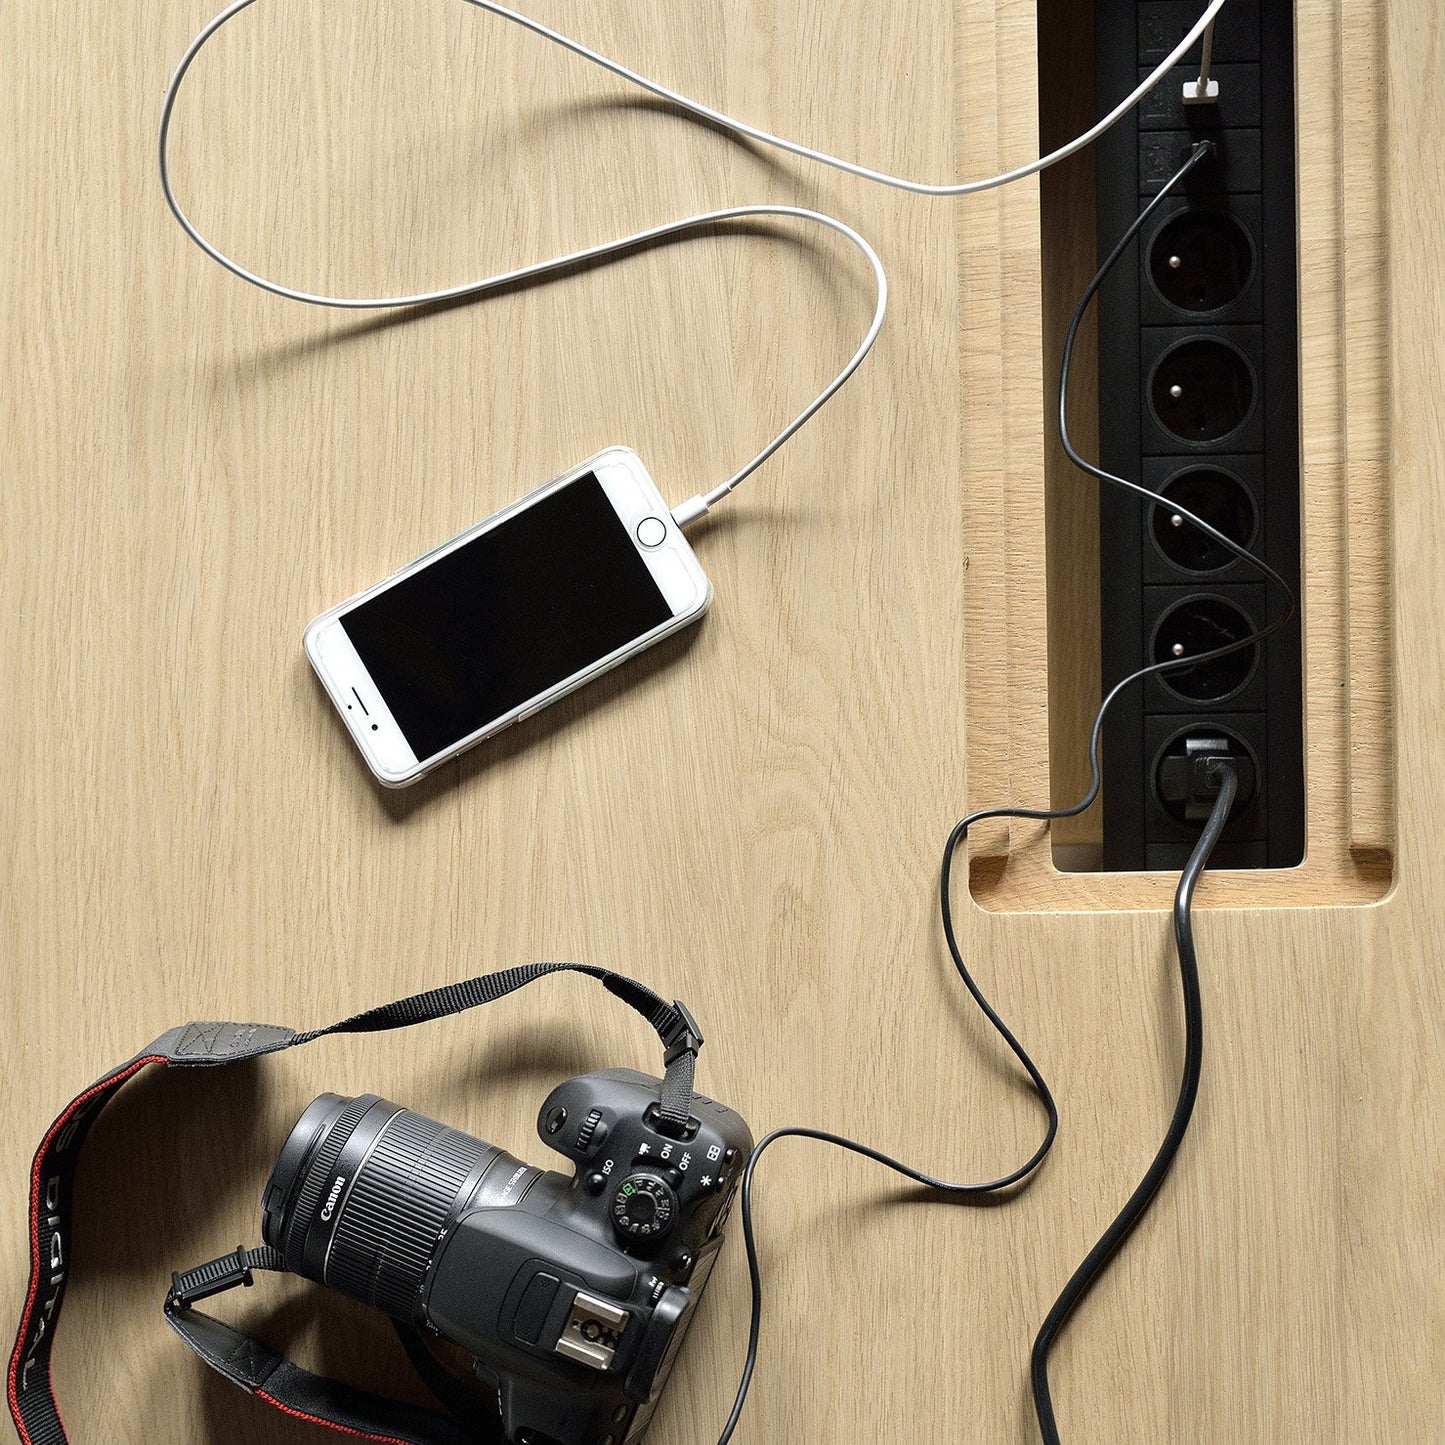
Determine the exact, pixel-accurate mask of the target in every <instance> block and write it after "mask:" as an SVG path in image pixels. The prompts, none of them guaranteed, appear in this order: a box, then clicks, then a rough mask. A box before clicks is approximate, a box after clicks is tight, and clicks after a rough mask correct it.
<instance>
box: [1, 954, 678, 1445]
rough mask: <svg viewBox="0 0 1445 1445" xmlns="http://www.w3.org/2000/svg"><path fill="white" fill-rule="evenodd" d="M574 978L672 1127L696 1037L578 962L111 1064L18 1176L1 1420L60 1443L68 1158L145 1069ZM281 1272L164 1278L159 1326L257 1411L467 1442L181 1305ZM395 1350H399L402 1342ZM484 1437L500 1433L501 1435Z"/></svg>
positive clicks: (399, 1019) (28, 1435) (437, 1011)
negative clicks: (646, 1047)
mask: <svg viewBox="0 0 1445 1445" xmlns="http://www.w3.org/2000/svg"><path fill="white" fill-rule="evenodd" d="M563 972H571V973H581V974H586V975H587V976H588V977H589V978H595V979H597V980H598V981H599V982H600V983H601V984H602V986H603V987H604V988H605V989H606V990H607V991H608V992H609V993H611V994H613V995H615V996H616V997H617V998H619V999H621V1000H622V1001H623V1002H624V1003H626V1004H628V1005H630V1006H631V1007H632V1008H634V1009H636V1010H637V1012H638V1013H640V1014H641V1015H642V1016H643V1018H645V1019H646V1020H647V1022H648V1023H649V1024H650V1025H651V1026H652V1027H653V1029H655V1030H656V1032H657V1035H658V1037H659V1038H660V1039H661V1040H662V1043H663V1048H664V1051H665V1053H664V1059H665V1066H666V1073H665V1076H664V1078H663V1080H662V1085H661V1088H660V1089H659V1091H658V1123H659V1125H660V1126H662V1127H663V1128H664V1129H666V1128H669V1127H671V1128H676V1129H681V1128H683V1127H684V1126H685V1125H686V1123H687V1119H688V1115H689V1112H690V1110H691V1105H692V1097H693V1090H692V1083H693V1070H694V1066H695V1064H696V1061H697V1052H698V1050H699V1049H700V1048H701V1047H702V1035H701V1033H700V1032H699V1030H698V1027H697V1024H696V1023H695V1022H694V1020H693V1017H692V1015H691V1014H690V1013H689V1012H688V1010H687V1007H686V1006H685V1005H684V1004H682V1003H680V1002H674V1003H668V1002H666V1000H664V999H663V998H662V997H661V996H660V995H658V994H655V993H653V991H652V990H651V989H649V988H647V987H645V986H644V985H643V984H640V983H636V982H634V981H633V980H632V979H630V978H625V977H623V976H622V975H621V974H616V973H610V972H608V971H607V970H606V969H602V968H596V967H593V966H592V965H589V964H582V963H534V964H527V965H524V966H522V967H520V968H509V969H504V970H502V971H501V972H499V973H490V974H483V975H481V976H480V977H478V978H472V979H467V980H466V981H464V982H461V983H452V984H447V985H446V986H445V987H443V988H437V989H431V990H428V991H427V992H426V993H419V994H414V995H412V996H411V997H410V998H404V999H399V1000H398V1001H397V1002H395V1003H389V1004H383V1005H381V1006H380V1007H379V1008H373V1009H368V1010H366V1011H365V1012H364V1013H359V1014H355V1015H353V1016H352V1017H351V1018H348V1019H343V1020H342V1021H341V1022H340V1023H335V1024H330V1025H329V1026H327V1027H326V1028H320V1029H311V1030H309V1031H307V1032H305V1033H298V1032H297V1031H295V1030H293V1029H288V1028H283V1027H280V1026H277V1025H272V1024H238V1023H215V1022H210V1023H189V1024H182V1025H180V1026H179V1027H177V1028H172V1029H167V1030H166V1032H165V1033H163V1034H162V1035H161V1036H160V1037H159V1038H158V1039H156V1040H155V1042H154V1043H152V1044H150V1045H148V1046H147V1047H146V1048H144V1049H142V1050H141V1051H140V1052H139V1053H138V1054H136V1055H135V1057H134V1058H132V1059H130V1060H129V1061H128V1062H126V1063H124V1064H121V1065H120V1066H119V1067H118V1068H115V1069H112V1070H111V1071H110V1072H109V1073H107V1074H106V1075H104V1076H103V1077H102V1078H100V1079H98V1080H97V1081H96V1082H95V1083H94V1084H92V1085H91V1086H90V1087H89V1088H88V1089H86V1090H85V1091H84V1092H83V1093H81V1094H79V1095H77V1096H76V1097H75V1098H74V1099H72V1100H71V1102H70V1103H69V1104H68V1105H67V1106H66V1107H65V1109H64V1110H62V1111H61V1113H60V1115H59V1117H58V1118H57V1119H56V1120H55V1122H54V1123H53V1124H51V1126H50V1128H49V1129H48V1130H46V1133H45V1137H44V1138H43V1139H42V1140H41V1143H40V1147H39V1148H38V1149H37V1150H36V1152H35V1162H34V1164H33V1166H32V1168H31V1175H30V1281H29V1288H28V1290H27V1292H26V1296H25V1306H24V1309H23V1310H22V1312H21V1315H20V1325H19V1329H18V1330H17V1332H16V1337H15V1348H14V1351H13V1352H12V1354H11V1356H10V1371H9V1377H8V1396H9V1403H10V1414H11V1417H12V1418H13V1419H14V1421H15V1427H16V1429H17V1430H18V1431H19V1432H20V1439H21V1441H22V1442H23V1445H66V1442H68V1440H69V1436H67V1434H66V1432H65V1425H64V1422H63V1421H62V1419H61V1416H60V1409H59V1406H58V1405H57V1403H56V1399H55V1389H54V1385H53V1383H52V1379H51V1367H50V1359H51V1351H52V1349H53V1347H54V1342H55V1332H56V1327H57V1325H58V1324H59V1321H60V1308H61V1305H62V1303H63V1301H64V1298H65V1290H66V1286H67V1284H68V1282H69V1277H70V1267H71V1227H72V1219H71V1213H72V1207H73V1185H74V1180H75V1169H76V1163H77V1161H78V1160H79V1157H80V1151H81V1148H82V1147H83V1145H84V1143H85V1140H86V1137H87V1135H88V1134H89V1132H90V1128H91V1126H92V1125H93V1124H94V1123H95V1120H96V1118H97V1116H98V1115H99V1114H100V1111H101V1110H102V1109H103V1108H104V1107H105V1106H106V1105H107V1104H108V1103H109V1102H110V1101H111V1099H112V1098H114V1097H115V1095H116V1094H117V1093H118V1092H119V1090H120V1089H121V1087H122V1086H123V1085H124V1084H126V1083H127V1082H128V1081H129V1080H130V1079H132V1078H134V1077H135V1075H136V1074H138V1073H140V1071H141V1070H142V1069H144V1068H146V1067H147V1066H149V1065H151V1064H160V1065H163V1066H166V1067H170V1068H181V1069H191V1068H221V1067H224V1066H225V1065H227V1064H235V1063H239V1062H241V1061H242V1060H245V1059H254V1058H258V1057H260V1056H261V1055H262V1054H274V1053H279V1052H281V1051H282V1050H283V1049H289V1048H294V1047H295V1046H296V1045H298V1044H309V1043H311V1042H312V1041H313V1040H315V1039H320V1038H325V1037H327V1036H328V1035H330V1034H359V1033H378V1032H382V1031H384V1030H388V1029H401V1028H409V1027H411V1026H412V1025H413V1024H421V1023H428V1022H430V1021H431V1020H432V1019H440V1018H446V1017H447V1016H448V1015H450V1014H457V1013H462V1012H464V1011H465V1010H467V1009H471V1008H476V1007H477V1006H478V1005H480V1004H486V1003H492V1002H494V1001H495V1000H497V999H499V998H502V997H504V996H505V995H507V994H509V993H511V992H513V991H514V990H515V989H518V988H521V987H523V986H524V985H525V984H529V983H532V982H533V981H535V980H536V979H539V978H543V977H545V976H546V975H548V974H552V973H563ZM281 1268H284V1266H283V1264H282V1261H281V1257H280V1255H279V1254H278V1253H277V1252H276V1251H274V1250H270V1249H264V1248H263V1249H256V1250H249V1251H248V1250H244V1249H242V1250H237V1251H236V1253H235V1254H234V1255H228V1256H226V1258H225V1259H222V1260H218V1261H215V1262H213V1263H212V1264H209V1265H202V1266H201V1267H200V1268H199V1269H197V1270H191V1271H189V1272H188V1273H187V1274H184V1275H177V1276H175V1278H174V1280H173V1283H172V1290H171V1295H170V1297H169V1298H168V1299H167V1302H166V1316H167V1319H168V1320H169V1321H170V1323H171V1326H172V1327H173V1328H174V1329H175V1330H176V1332H177V1333H178V1334H179V1335H180V1336H181V1338H182V1339H184V1340H185V1341H186V1343H187V1344H188V1345H190V1346H191V1348H192V1349H194V1350H195V1351H196V1353H197V1354H199V1355H200V1356H201V1358H202V1359H204V1360H205V1361H206V1363H207V1364H209V1365H211V1366H212V1368H214V1369H216V1370H218V1371H220V1373H222V1374H223V1375H225V1376H226V1377H227V1378H228V1379H230V1380H231V1381H233V1382H234V1383H235V1384H237V1385H239V1386H241V1388H242V1389H244V1390H247V1391H248V1392H249V1393H251V1394H253V1395H256V1396H257V1397H259V1398H260V1399H262V1400H265V1401H266V1403H267V1404H269V1405H271V1406H273V1407H274V1408H276V1409H278V1410H280V1411H281V1412H282V1413H283V1414H287V1415H291V1416H293V1417H295V1418H298V1419H302V1420H309V1421H311V1422H312V1423H314V1424H317V1425H325V1426H328V1427H329V1428H331V1429H333V1430H337V1431H340V1432H341V1433H342V1434H345V1435H350V1436H352V1437H354V1438H359V1439H363V1440H373V1441H380V1442H382V1445H476V1441H477V1439H478V1435H477V1434H476V1432H475V1431H474V1430H469V1429H465V1428H463V1427H462V1426H461V1425H460V1424H458V1423H456V1422H454V1421H452V1420H449V1419H447V1418H445V1417H443V1416H441V1415H437V1414H434V1413H432V1412H430V1411H426V1410H422V1409H420V1408H418V1407H415V1406H408V1405H403V1404H400V1403H398V1402H396V1401H393V1400H388V1399H385V1398H384V1397H382V1396H380V1395H373V1394H371V1393H370V1392H368V1391H364V1390H358V1389H354V1388H353V1387H351V1386H349V1385H344V1384H342V1383H340V1382H339V1381H336V1380H329V1379H325V1378H323V1377H321V1376H318V1375H313V1374H311V1373H309V1372H308V1371H306V1370H302V1369H301V1368H300V1367H299V1366H297V1365H294V1364H292V1363H291V1362H290V1361H289V1360H286V1359H284V1358H283V1357H282V1356H281V1355H280V1354H278V1353H277V1352H276V1351H275V1350H272V1349H270V1348H269V1347H268V1346H266V1345H263V1344H261V1343H260V1342H259V1341H256V1340H254V1339H252V1338H250V1337H249V1336H247V1335H244V1334H242V1333H241V1332H240V1331H238V1330H236V1329H233V1328H232V1327H231V1326H230V1325H226V1324H223V1323H221V1322H220V1321H219V1320H213V1319H211V1318H210V1317H209V1316H207V1315H202V1314H198V1313H196V1311H194V1310H193V1309H191V1307H190V1306H191V1303H192V1302H193V1301H195V1300H197V1299H201V1298H204V1297H206V1296H207V1295H210V1294H216V1293H219V1292H220V1291H222V1290H225V1289H230V1288H232V1287H234V1286H237V1285H249V1284H250V1283H251V1282H252V1281H251V1271H252V1270H255V1269H263V1270H266V1269H272V1270H274V1269H281ZM403 1342H404V1343H406V1344H407V1345H408V1352H409V1353H411V1351H412V1348H413V1345H414V1344H415V1343H416V1342H414V1341H408V1340H407V1338H406V1335H405V1332H404V1331H403ZM496 1438H500V1432H499V1431H498V1434H497V1436H496Z"/></svg>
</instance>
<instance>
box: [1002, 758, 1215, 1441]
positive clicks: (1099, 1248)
mask: <svg viewBox="0 0 1445 1445" xmlns="http://www.w3.org/2000/svg"><path fill="white" fill-rule="evenodd" d="M1238 786H1239V779H1238V776H1237V774H1236V773H1235V771H1234V768H1233V766H1232V765H1231V764H1230V763H1228V762H1227V761H1226V760H1224V759H1221V760H1220V762H1219V764H1218V787H1219V792H1218V794H1217V795H1216V796H1215V799H1214V806H1213V807H1212V808H1211V810H1210V813H1209V821H1208V822H1207V823H1206V824H1205V825H1204V831H1203V832H1202V833H1201V834H1200V835H1199V841H1198V842H1197V843H1196V844H1195V845H1194V851H1193V852H1192V853H1191V854H1190V855H1189V862H1188V863H1186V864H1185V865H1184V872H1183V873H1182V874H1181V875H1180V878H1179V887H1178V889H1177V890H1176V891H1175V894H1174V941H1175V944H1176V945H1177V947H1178V951H1179V981H1180V984H1181V987H1182V989H1183V994H1184V1072H1183V1076H1182V1077H1181V1079H1180V1081H1179V1097H1178V1100H1177V1101H1176V1103H1175V1105H1174V1117H1173V1118H1172V1119H1171V1120H1170V1121H1169V1129H1168V1131H1167V1132H1166V1133H1165V1135H1164V1139H1163V1142H1162V1143H1161V1144H1160V1145H1159V1152H1158V1153H1157V1154H1155V1156H1154V1162H1153V1163H1152V1164H1150V1166H1149V1168H1148V1171H1147V1172H1146V1173H1145V1175H1144V1177H1143V1179H1141V1180H1140V1181H1139V1184H1138V1186H1137V1187H1136V1188H1135V1190H1134V1192H1133V1193H1132V1194H1131V1195H1130V1196H1129V1199H1128V1202H1127V1203H1126V1204H1125V1205H1124V1207H1123V1208H1122V1209H1121V1210H1120V1211H1119V1213H1118V1214H1117V1215H1115V1216H1114V1220H1113V1222H1112V1223H1111V1224H1110V1225H1109V1227H1108V1228H1107V1229H1106V1230H1105V1231H1104V1232H1103V1234H1101V1235H1100V1236H1099V1241H1098V1243H1097V1244H1095V1245H1094V1247H1093V1248H1092V1249H1091V1250H1090V1251H1089V1252H1088V1254H1086V1255H1085V1256H1084V1259H1083V1262H1082V1263H1081V1264H1080V1265H1079V1267H1078V1268H1077V1269H1076V1270H1075V1271H1074V1272H1073V1274H1072V1275H1071V1276H1070V1277H1069V1282H1068V1283H1067V1284H1066V1285H1065V1286H1064V1288H1063V1290H1062V1292H1061V1293H1060V1294H1059V1297H1058V1299H1057V1300H1055V1301H1054V1307H1053V1308H1052V1309H1051V1310H1050V1311H1049V1313H1048V1317H1047V1318H1046V1319H1045V1320H1044V1322H1043V1324H1042V1325H1041V1326H1040V1327H1039V1332H1038V1335H1037V1337H1036V1338H1035V1339H1034V1348H1033V1358H1032V1361H1031V1366H1030V1377H1031V1384H1032V1386H1033V1395H1034V1410H1035V1411H1036V1413H1037V1414H1038V1417H1039V1431H1040V1433H1041V1434H1042V1435H1043V1439H1044V1445H1059V1429H1058V1426H1057V1424H1056V1423H1055V1421H1054V1405H1053V1399H1052V1397H1051V1395H1050V1393H1049V1351H1050V1350H1052V1349H1053V1347H1054V1344H1055V1342H1056V1341H1057V1340H1058V1338H1059V1335H1060V1334H1061V1333H1062V1331H1063V1328H1064V1326H1065V1324H1067V1323H1068V1319H1069V1316H1070V1315H1071V1314H1072V1313H1073V1312H1074V1309H1075V1307H1076V1306H1077V1305H1078V1303H1079V1301H1080V1300H1081V1299H1083V1297H1084V1296H1085V1295H1086V1294H1087V1293H1088V1291H1089V1288H1090V1287H1091V1286H1092V1285H1093V1283H1094V1281H1095V1280H1097V1279H1098V1277H1099V1276H1100V1275H1101V1274H1102V1273H1103V1272H1104V1270H1105V1268H1106V1267H1107V1266H1108V1263H1109V1261H1110V1260H1111V1259H1112V1258H1113V1257H1114V1255H1115V1254H1116V1253H1117V1251H1118V1250H1119V1248H1120V1246H1121V1245H1122V1244H1123V1243H1124V1241H1125V1240H1126V1239H1128V1237H1129V1236H1130V1234H1132V1233H1133V1232H1134V1228H1135V1226H1136V1225H1137V1224H1138V1223H1139V1221H1140V1220H1141V1219H1143V1217H1144V1215H1145V1214H1146V1213H1147V1212H1148V1209H1149V1206H1150V1204H1151V1203H1153V1200H1154V1196H1155V1195H1156V1194H1157V1193H1158V1192H1159V1186H1160V1185H1161V1184H1163V1182H1164V1178H1165V1176H1166V1175H1167V1174H1168V1173H1169V1169H1170V1166H1171V1165H1172V1164H1173V1163H1174V1158H1175V1156H1176V1155H1177V1154H1178V1153H1179V1146H1180V1145H1181V1144H1182V1143H1183V1142H1184V1134H1185V1131H1186V1130H1187V1129H1188V1128H1189V1119H1190V1116H1191V1115H1192V1114H1193V1113H1194V1101H1195V1099H1196V1098H1197V1097H1198V1094H1199V1074H1200V1069H1201V1067H1202V1065H1203V1060H1204V1004H1203V1000H1202V998H1201V995H1200V988H1199V960H1198V958H1197V957H1196V956H1195V952H1194V923H1193V918H1192V915H1191V912H1190V910H1191V907H1192V905H1193V902H1194V886H1195V884H1197V883H1198V882H1199V875H1200V874H1201V873H1203V872H1204V867H1205V864H1207V863H1208V862H1209V855H1210V854H1211V853H1212V852H1213V851H1214V845H1215V844H1216V843H1217V842H1219V835H1220V834H1221V833H1222V832H1223V831H1224V827H1225V824H1226V823H1228V822H1229V813H1230V809H1231V808H1233V807H1234V799H1235V793H1236V791H1237V789H1238Z"/></svg>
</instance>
